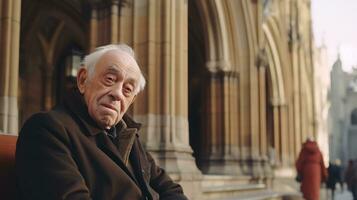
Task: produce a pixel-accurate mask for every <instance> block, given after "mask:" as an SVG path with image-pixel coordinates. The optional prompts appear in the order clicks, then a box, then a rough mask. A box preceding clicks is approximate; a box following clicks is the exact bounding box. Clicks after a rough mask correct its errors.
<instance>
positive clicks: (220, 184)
mask: <svg viewBox="0 0 357 200" xmlns="http://www.w3.org/2000/svg"><path fill="white" fill-rule="evenodd" d="M265 189H266V186H265V184H261V183H251V177H249V176H227V175H204V177H203V181H202V191H203V197H204V198H203V199H205V200H216V199H217V200H218V199H223V198H231V197H237V196H239V195H243V194H247V193H255V192H257V191H262V190H265Z"/></svg>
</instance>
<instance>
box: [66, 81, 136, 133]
mask: <svg viewBox="0 0 357 200" xmlns="http://www.w3.org/2000/svg"><path fill="white" fill-rule="evenodd" d="M64 106H65V107H66V108H68V110H70V112H72V114H74V115H75V116H76V117H77V118H78V119H79V120H80V122H81V123H82V124H83V126H84V127H85V128H86V129H87V132H86V134H87V135H90V136H95V135H97V134H99V133H101V132H103V131H105V129H103V128H101V127H99V126H98V125H97V123H96V122H95V121H94V120H93V119H92V117H90V115H89V113H88V107H87V105H86V103H85V101H84V98H83V95H82V94H81V93H80V92H79V90H78V89H77V88H73V89H71V90H70V91H68V92H67V94H66V95H65V98H64ZM123 124H125V126H124V127H123ZM115 126H116V129H117V130H121V129H123V128H135V129H137V130H139V129H140V127H141V124H140V123H136V122H135V121H134V120H133V119H132V118H131V117H130V116H129V115H128V114H124V116H123V118H122V119H121V122H120V123H118V124H116V125H115Z"/></svg>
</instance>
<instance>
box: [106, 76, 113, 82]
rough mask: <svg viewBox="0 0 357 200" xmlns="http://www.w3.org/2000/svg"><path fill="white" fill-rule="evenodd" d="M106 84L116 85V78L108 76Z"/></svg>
mask: <svg viewBox="0 0 357 200" xmlns="http://www.w3.org/2000/svg"><path fill="white" fill-rule="evenodd" d="M105 82H106V83H107V84H114V83H115V77H114V76H107V77H106V78H105Z"/></svg>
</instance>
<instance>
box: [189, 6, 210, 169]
mask: <svg viewBox="0 0 357 200" xmlns="http://www.w3.org/2000/svg"><path fill="white" fill-rule="evenodd" d="M202 24H203V23H202V19H201V17H200V16H199V10H198V8H197V3H196V1H188V66H189V67H188V85H189V95H188V96H189V132H190V134H189V137H190V138H189V139H190V145H191V147H192V149H193V155H194V157H195V158H196V164H197V166H199V167H200V166H201V158H202V153H203V152H202V149H201V148H202V146H203V144H202V142H204V141H205V140H204V138H203V137H204V125H205V122H207V118H205V115H204V113H205V112H204V108H205V106H204V104H205V99H204V96H205V94H204V93H205V88H206V89H207V87H206V86H207V83H208V82H207V76H208V72H207V69H206V67H205V63H206V55H205V53H206V52H205V46H204V36H203V33H204V30H203V27H202Z"/></svg>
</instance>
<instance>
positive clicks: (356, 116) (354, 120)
mask: <svg viewBox="0 0 357 200" xmlns="http://www.w3.org/2000/svg"><path fill="white" fill-rule="evenodd" d="M351 124H352V125H357V108H355V109H354V110H353V111H352V113H351Z"/></svg>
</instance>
